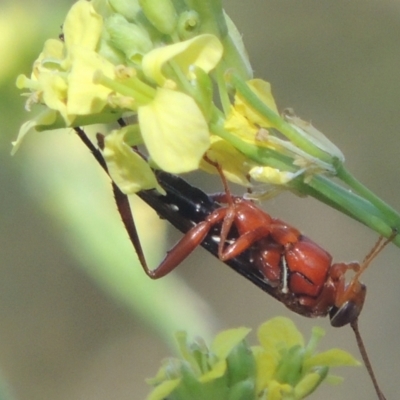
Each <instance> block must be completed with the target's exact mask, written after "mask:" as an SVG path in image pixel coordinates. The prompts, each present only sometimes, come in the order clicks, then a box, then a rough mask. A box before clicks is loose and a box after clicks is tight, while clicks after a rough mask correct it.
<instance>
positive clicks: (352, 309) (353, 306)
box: [329, 284, 367, 328]
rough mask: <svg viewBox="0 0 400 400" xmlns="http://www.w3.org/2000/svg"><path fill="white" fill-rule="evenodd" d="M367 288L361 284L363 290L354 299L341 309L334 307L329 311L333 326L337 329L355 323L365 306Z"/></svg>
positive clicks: (344, 304) (345, 303)
mask: <svg viewBox="0 0 400 400" xmlns="http://www.w3.org/2000/svg"><path fill="white" fill-rule="evenodd" d="M366 292H367V288H366V287H365V285H363V284H361V290H360V291H359V292H357V295H356V296H354V297H353V298H352V299H350V300H347V301H346V302H344V303H343V304H342V305H341V306H340V307H332V308H331V310H330V311H329V318H330V320H331V325H332V326H333V327H335V328H340V327H341V326H344V325H347V324H350V323H352V322H353V321H355V320H356V319H357V318H358V316H359V315H360V312H361V310H362V308H363V305H364V300H365V294H366Z"/></svg>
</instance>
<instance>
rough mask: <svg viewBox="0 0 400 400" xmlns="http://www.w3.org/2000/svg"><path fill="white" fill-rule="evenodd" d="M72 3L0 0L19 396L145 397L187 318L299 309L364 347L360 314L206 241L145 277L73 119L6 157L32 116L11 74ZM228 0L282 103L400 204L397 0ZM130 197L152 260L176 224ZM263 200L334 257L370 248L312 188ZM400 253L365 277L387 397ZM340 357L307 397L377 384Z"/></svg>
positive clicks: (1, 263) (11, 334)
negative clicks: (242, 267) (270, 287)
mask: <svg viewBox="0 0 400 400" xmlns="http://www.w3.org/2000/svg"><path fill="white" fill-rule="evenodd" d="M71 4H72V1H65V0H64V1H58V2H57V3H54V2H50V1H48V0H47V1H45V0H42V1H37V0H36V1H33V0H32V1H24V2H23V1H22V0H18V1H16V0H14V1H6V0H1V2H0V54H1V55H2V59H1V62H0V126H1V136H0V151H1V158H0V160H1V163H2V165H1V168H0V187H1V212H0V369H1V371H2V374H3V377H4V379H5V380H6V381H7V382H8V384H9V387H10V391H11V393H12V395H13V396H14V398H15V399H18V400H43V399H52V400H67V399H84V400H92V399H96V400H103V399H104V400H105V399H119V400H125V399H127V400H128V399H134V400H136V399H138V400H139V399H144V398H145V396H146V394H147V393H148V388H147V386H146V384H145V383H144V379H145V378H146V377H150V376H153V375H154V374H155V373H156V371H157V369H158V366H159V364H160V360H161V359H162V358H163V357H165V356H167V355H170V354H171V353H172V351H173V350H172V349H171V347H170V346H168V344H169V340H170V338H171V336H172V332H174V331H175V330H176V329H178V328H184V329H189V330H190V331H191V332H197V333H200V334H203V335H205V336H206V337H209V335H210V334H214V333H215V332H216V331H218V330H220V329H223V328H230V327H235V326H241V325H245V326H249V327H253V328H254V329H255V328H256V327H257V326H258V325H259V324H260V323H261V322H263V321H264V320H266V319H268V318H271V317H273V316H276V315H286V316H289V317H291V318H292V319H293V320H294V321H295V322H296V324H298V326H299V328H300V329H301V330H302V331H303V333H304V334H305V335H306V336H307V335H309V332H310V330H311V327H312V326H313V325H316V324H318V325H321V326H323V327H324V328H326V330H327V335H326V337H325V340H324V341H323V343H322V348H323V349H327V348H330V347H341V348H343V349H346V350H348V351H350V352H352V353H353V354H354V355H356V356H357V357H359V355H358V350H357V348H356V345H355V340H354V337H353V335H352V332H351V330H350V329H349V328H343V329H334V328H331V327H330V325H329V321H328V320H324V319H320V320H309V319H306V318H302V317H300V316H297V315H294V314H293V313H290V312H289V311H286V309H285V308H284V307H283V306H282V305H281V304H279V303H278V302H276V301H275V300H273V299H272V298H270V297H269V296H268V295H267V294H264V293H263V292H261V291H260V290H259V289H258V288H257V287H255V286H253V285H252V284H251V283H249V282H247V281H246V280H245V279H243V278H242V277H240V276H239V275H237V274H235V273H234V272H232V271H231V270H230V269H229V268H228V267H226V266H224V265H223V264H222V263H220V262H218V261H217V260H215V259H213V258H212V257H211V256H209V255H208V254H207V253H206V252H205V251H204V250H202V249H199V250H197V251H196V252H195V254H194V255H192V256H191V257H190V258H189V259H188V260H187V261H186V262H184V263H183V264H182V265H181V266H180V267H179V268H178V269H177V271H176V272H174V273H173V274H171V276H168V277H166V278H165V279H163V280H161V281H160V282H152V281H151V280H149V279H147V278H146V277H145V276H144V273H142V271H141V270H140V267H139V266H137V265H135V263H136V261H135V255H134V251H133V250H132V249H131V248H130V245H129V243H128V239H127V236H126V233H125V232H124V230H123V227H122V224H120V223H119V219H118V215H117V213H116V211H115V206H114V205H113V202H112V199H111V194H110V188H109V185H108V182H107V180H106V179H105V177H104V176H103V173H102V172H101V171H100V170H99V168H98V166H97V165H96V164H95V163H94V162H93V160H92V159H91V156H90V154H88V152H87V151H86V150H85V149H84V148H83V146H82V145H81V144H80V143H79V141H77V140H76V138H75V137H74V135H73V134H72V133H68V132H46V133H40V134H39V133H36V134H32V135H30V136H29V137H28V139H27V140H26V142H25V143H24V144H23V146H22V148H21V150H20V151H19V152H18V153H17V155H16V156H15V157H13V158H12V157H11V156H10V149H11V146H10V142H11V140H13V139H14V138H15V137H16V134H17V131H18V128H19V125H20V124H21V123H22V122H23V121H25V120H27V119H28V118H29V114H27V113H26V112H24V110H23V105H24V99H23V98H21V97H20V93H19V92H18V91H17V89H16V88H15V84H14V82H15V78H16V76H17V75H18V74H19V73H21V72H23V73H26V74H28V73H29V72H30V66H31V64H32V62H33V60H34V59H35V58H36V56H37V55H38V53H39V52H40V50H41V48H42V43H43V41H44V39H45V38H47V37H50V36H53V37H57V36H58V34H59V31H60V25H61V24H62V21H63V18H64V16H65V13H66V11H67V10H68V8H69V6H70V5H71ZM225 8H226V11H227V12H228V13H229V14H230V16H231V17H232V19H233V20H234V21H235V22H236V24H237V26H238V28H239V30H240V31H241V32H243V37H244V41H245V44H246V46H247V49H248V52H249V55H250V60H251V62H252V65H253V68H254V70H255V75H256V76H257V77H261V78H264V79H266V80H268V81H270V82H271V84H272V89H273V92H274V95H275V98H276V100H277V103H278V106H279V107H280V108H281V109H282V108H285V107H293V108H294V109H295V111H296V113H297V114H298V115H299V116H301V117H302V118H303V119H305V120H311V121H312V123H313V124H314V125H315V126H316V127H317V128H318V129H320V130H321V131H323V132H324V133H326V134H327V135H328V136H329V138H330V139H331V140H332V141H333V142H334V143H336V144H337V145H338V146H339V147H340V148H341V149H342V150H343V152H344V153H345V155H346V159H347V166H348V168H349V170H350V171H352V172H353V173H354V175H355V176H356V177H358V178H359V179H360V180H361V181H362V182H363V183H365V184H366V185H367V186H369V187H370V188H371V189H372V190H373V191H374V192H376V193H377V194H378V195H380V196H381V197H382V198H383V199H384V200H386V201H387V202H388V203H389V204H391V205H393V206H394V207H395V208H397V209H399V208H400V204H399V201H398V198H399V194H400V176H399V173H398V171H399V170H400V157H399V149H400V134H399V128H400V121H399V115H400V113H399V108H400V101H399V100H400V79H399V71H400V48H399V46H398V43H399V38H400V3H399V2H398V1H390V0H381V1H373V0H363V1H361V0H353V1H352V2H348V1H344V0H319V1H318V2H316V1H311V0H302V1H298V0H264V1H258V0H250V1H248V2H242V1H239V0H230V1H225ZM189 178H190V179H191V181H192V182H193V183H195V184H198V185H201V187H203V188H204V189H205V190H207V191H210V192H212V191H218V190H220V189H221V187H220V183H219V182H218V180H217V179H213V178H212V177H210V179H207V181H199V178H198V177H196V176H194V177H189ZM207 178H208V177H207ZM238 190H239V193H240V189H238ZM134 208H135V210H136V211H137V212H138V213H139V214H140V215H141V216H143V218H142V221H141V224H142V226H141V227H140V234H141V236H142V237H145V238H146V239H147V243H148V248H147V253H149V252H150V253H151V256H152V257H151V262H152V265H155V264H156V262H157V258H158V259H160V258H161V257H162V254H163V253H164V251H165V249H166V248H168V247H170V246H171V245H172V244H173V243H174V242H175V241H176V240H177V239H178V238H179V237H180V236H181V235H180V234H179V233H178V232H176V231H175V230H173V229H172V228H170V227H168V226H166V225H161V224H160V222H159V220H158V218H157V217H156V216H155V215H154V213H152V212H147V211H145V210H143V209H142V206H141V205H140V204H136V203H135V205H134ZM265 208H266V210H268V212H270V213H271V214H272V215H274V216H279V217H280V218H282V219H284V220H285V221H287V222H290V223H291V224H293V225H295V226H297V227H299V228H300V229H301V230H302V231H303V232H305V233H306V234H307V235H308V236H310V237H311V238H313V239H315V240H316V241H318V243H320V244H321V245H322V246H324V247H325V248H326V249H328V250H329V251H330V252H331V254H332V255H333V256H334V258H335V260H353V259H362V258H363V257H364V256H365V254H366V253H367V252H368V250H369V249H370V247H371V246H372V244H373V243H374V241H375V240H376V235H375V234H373V233H372V232H369V231H368V229H367V228H365V227H363V226H361V225H359V224H357V223H356V222H354V221H352V220H349V219H348V218H346V217H345V216H342V215H339V214H338V213H337V212H335V211H333V210H330V209H327V208H326V207H325V206H323V205H320V204H318V203H317V202H316V201H315V200H312V199H299V198H297V197H295V196H293V195H291V194H289V193H287V194H284V195H281V196H279V197H277V198H275V199H273V200H271V201H269V202H268V203H266V204H265ZM164 231H166V232H167V235H166V238H167V239H166V243H165V241H164V235H163V232H164ZM153 256H154V257H153ZM399 256H400V250H399V249H398V248H395V247H393V246H390V247H389V249H388V250H386V251H385V252H384V254H382V255H381V256H379V258H378V260H377V261H376V262H374V263H373V265H372V267H371V268H370V270H368V272H367V273H366V274H365V275H364V276H363V281H364V282H365V283H366V284H367V285H368V296H367V301H366V305H365V309H364V311H363V313H362V315H361V319H360V328H361V330H362V333H363V336H364V340H365V343H366V346H367V348H368V351H369V355H370V357H371V359H372V362H373V365H374V367H375V370H376V374H377V376H378V379H379V382H380V383H381V385H382V388H383V391H384V393H385V394H386V396H387V398H388V399H394V398H397V396H398V388H397V384H396V380H397V379H398V360H399V359H400V350H399V348H400V339H399V335H398V332H399V331H400V319H399V312H398V302H399V300H400V290H399V285H400V269H399V265H398V259H399ZM205 299H206V300H205ZM333 372H334V373H335V372H336V373H337V374H342V375H343V376H345V377H346V379H345V382H344V384H343V385H341V386H340V387H337V388H336V387H330V386H328V385H325V387H324V388H323V389H322V390H319V391H318V392H317V393H316V394H315V395H314V397H312V398H315V399H317V398H324V399H329V400H330V399H332V400H333V399H334V400H338V399H344V398H346V399H347V398H348V399H354V400H358V399H363V400H366V399H375V394H374V392H373V389H372V385H371V383H370V381H369V378H368V376H367V373H366V371H365V370H364V369H363V368H353V369H342V370H338V371H333Z"/></svg>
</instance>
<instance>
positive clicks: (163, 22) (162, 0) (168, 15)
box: [139, 0, 178, 35]
mask: <svg viewBox="0 0 400 400" xmlns="http://www.w3.org/2000/svg"><path fill="white" fill-rule="evenodd" d="M139 3H140V5H141V7H142V9H143V12H144V14H145V15H146V17H147V19H148V20H149V21H150V22H151V23H152V24H153V25H154V26H155V27H156V28H157V29H158V30H159V31H160V32H161V33H164V34H166V35H170V34H171V33H173V32H174V30H175V27H176V24H177V20H178V16H177V15H176V11H175V8H174V5H173V4H172V2H171V1H170V0H139Z"/></svg>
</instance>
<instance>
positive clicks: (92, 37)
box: [63, 0, 103, 50]
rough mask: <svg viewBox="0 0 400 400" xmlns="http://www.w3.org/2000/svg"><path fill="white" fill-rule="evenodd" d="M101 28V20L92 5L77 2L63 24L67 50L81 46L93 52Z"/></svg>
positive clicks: (80, 1) (84, 0)
mask: <svg viewBox="0 0 400 400" xmlns="http://www.w3.org/2000/svg"><path fill="white" fill-rule="evenodd" d="M102 28H103V18H102V17H101V15H99V14H97V12H96V11H95V10H94V8H93V6H92V4H91V3H90V2H88V1H86V0H79V1H77V2H76V3H75V4H74V5H73V6H72V7H71V9H70V10H69V12H68V14H67V16H66V18H65V22H64V24H63V31H64V40H65V45H66V47H67V49H69V48H71V47H72V46H75V45H77V46H81V47H83V48H85V49H87V50H95V49H96V46H97V43H98V41H99V39H100V35H101V30H102Z"/></svg>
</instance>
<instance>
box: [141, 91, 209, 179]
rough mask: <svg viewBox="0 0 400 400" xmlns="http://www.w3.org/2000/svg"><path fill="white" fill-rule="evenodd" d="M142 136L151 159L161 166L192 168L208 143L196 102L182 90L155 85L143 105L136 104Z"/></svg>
mask: <svg viewBox="0 0 400 400" xmlns="http://www.w3.org/2000/svg"><path fill="white" fill-rule="evenodd" d="M138 115H139V123H140V127H141V131H142V137H143V140H144V142H145V144H146V147H147V149H148V151H149V153H150V156H151V159H152V161H154V162H155V163H156V164H157V166H159V167H160V168H161V169H162V170H164V171H167V172H171V173H181V172H188V171H192V170H195V169H197V168H198V167H199V163H200V160H201V159H202V157H203V155H204V153H205V152H206V150H207V149H208V147H209V145H210V138H209V132H208V125H207V122H206V121H205V119H204V117H203V114H202V112H201V111H200V109H199V107H198V106H197V104H196V102H195V101H194V100H193V99H192V98H191V97H189V96H187V95H186V94H184V93H181V92H176V91H173V90H169V89H163V88H159V89H157V93H156V96H155V98H154V100H153V101H152V102H150V103H149V104H147V105H146V106H142V107H139V111H138Z"/></svg>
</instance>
